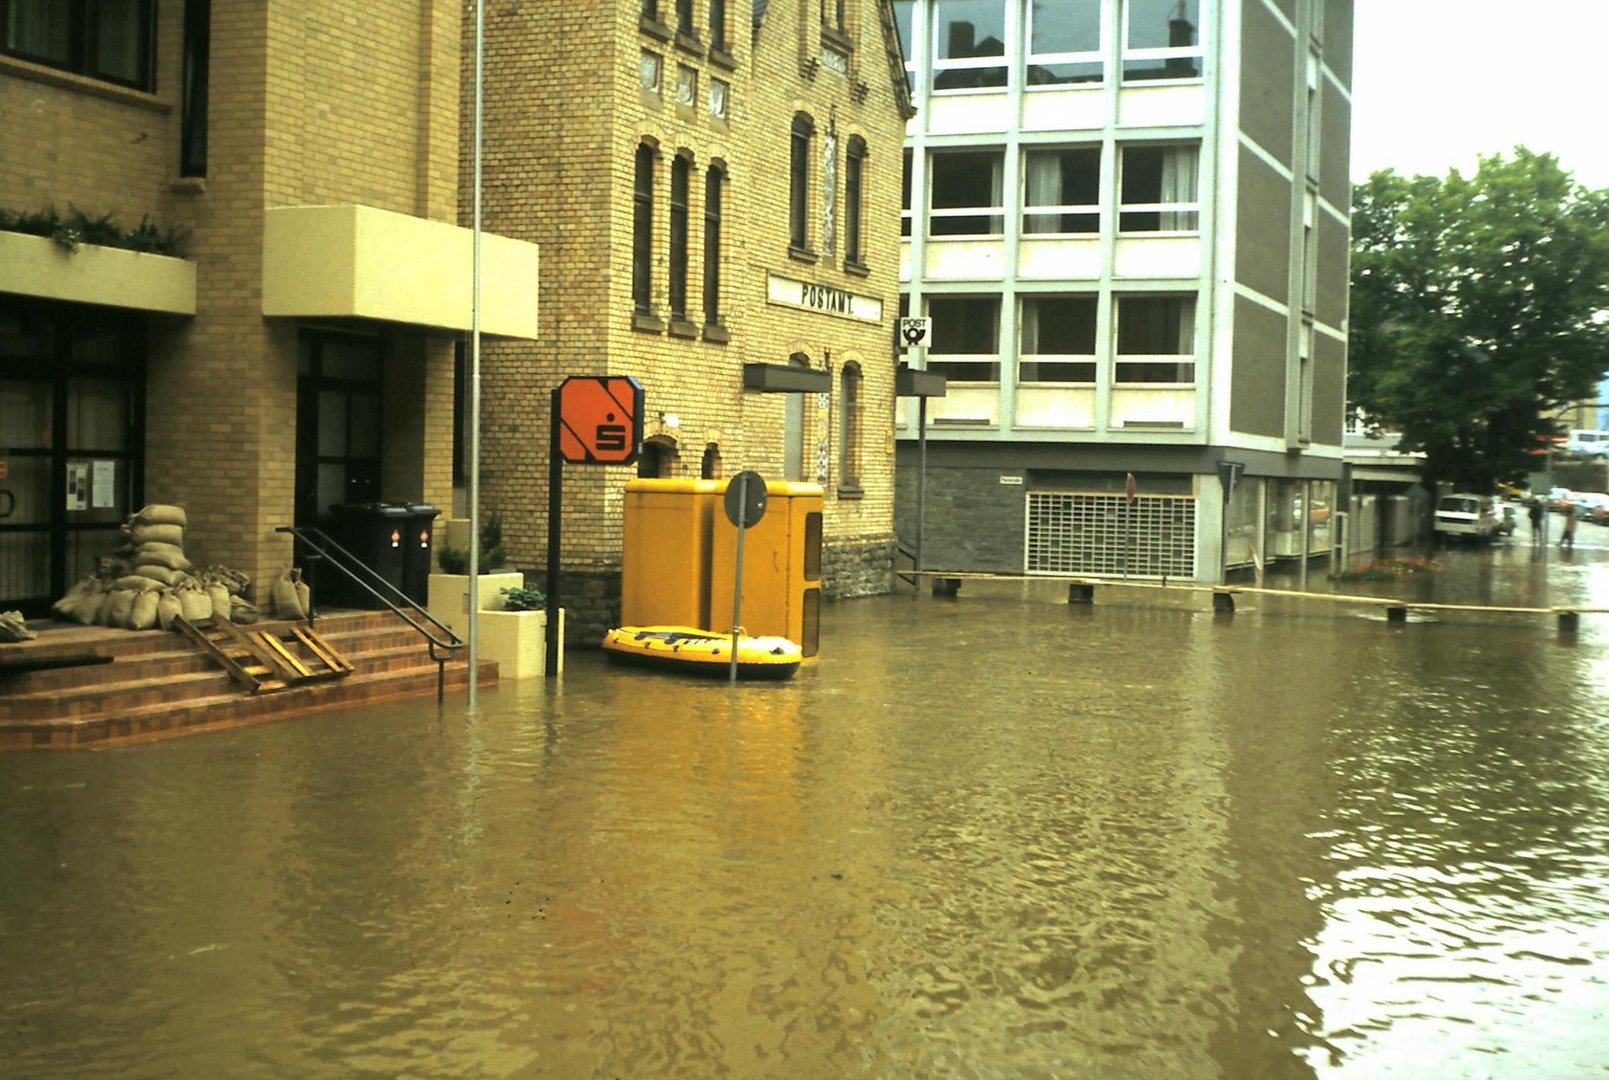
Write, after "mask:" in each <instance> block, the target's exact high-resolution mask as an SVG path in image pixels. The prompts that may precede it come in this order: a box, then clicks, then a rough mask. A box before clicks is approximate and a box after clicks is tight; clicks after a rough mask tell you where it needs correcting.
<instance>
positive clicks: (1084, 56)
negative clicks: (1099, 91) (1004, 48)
mask: <svg viewBox="0 0 1609 1080" xmlns="http://www.w3.org/2000/svg"><path fill="white" fill-rule="evenodd" d="M1101 60H1102V54H1101V5H1100V3H1099V2H1098V0H1082V2H1078V0H1062V2H1061V3H1054V4H1029V5H1028V57H1027V67H1026V70H1025V72H1024V81H1025V82H1026V83H1027V85H1029V86H1059V85H1063V84H1066V83H1084V82H1100V81H1101V77H1102V74H1103V72H1104V68H1103V66H1102V63H1101Z"/></svg>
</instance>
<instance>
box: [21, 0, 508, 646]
mask: <svg viewBox="0 0 1609 1080" xmlns="http://www.w3.org/2000/svg"><path fill="white" fill-rule="evenodd" d="M96 12H98V13H99V14H98V16H97V17H96V18H93V19H92V18H89V15H90V14H94V13H96ZM6 13H7V17H6V19H5V20H4V23H3V25H0V35H3V36H0V115H4V116H5V117H6V122H5V127H6V134H5V138H4V139H0V211H4V212H5V213H6V214H7V215H8V217H7V222H8V228H7V229H6V230H5V231H0V608H9V607H21V608H22V609H24V610H25V611H26V612H28V613H29V614H39V613H42V611H43V610H44V608H45V607H47V606H48V604H49V602H50V601H51V599H52V598H53V597H56V596H59V595H61V593H62V591H63V590H64V588H65V587H66V586H67V585H69V584H70V583H72V582H73V581H74V580H76V579H77V578H78V577H80V576H82V575H84V574H86V573H89V572H91V571H93V569H94V568H95V565H96V560H97V558H98V557H100V556H102V555H104V554H107V553H108V552H109V551H110V550H111V549H112V548H114V547H115V546H116V545H117V543H118V539H119V538H118V532H117V530H118V526H119V525H120V524H121V523H122V522H123V521H124V520H125V519H126V518H127V516H128V515H129V514H130V512H131V511H133V510H135V509H137V508H138V507H139V506H140V505H142V504H143V503H146V502H164V503H181V504H184V505H185V506H186V507H187V510H188V515H189V522H190V524H189V528H188V532H187V535H186V550H187V554H188V555H189V557H190V559H191V560H192V561H193V562H195V563H196V564H197V565H199V566H208V565H213V564H222V565H226V566H229V567H232V568H235V569H238V570H243V571H245V572H246V573H247V574H249V575H250V576H251V577H252V578H253V579H254V580H255V581H256V582H258V583H259V585H260V584H262V583H264V582H267V581H269V580H271V579H272V577H273V576H274V575H276V574H277V573H279V572H280V571H282V570H283V569H285V568H287V567H288V566H289V565H290V564H291V561H292V544H291V540H290V538H289V537H288V536H287V535H285V534H282V533H279V532H277V531H276V530H277V529H278V528H279V527H281V526H286V525H291V524H306V525H323V524H330V523H331V521H332V518H331V514H332V511H331V508H332V507H333V506H334V505H336V504H339V503H346V502H366V501H370V500H409V501H412V500H422V501H423V502H426V503H433V504H436V505H439V506H442V507H444V508H445V507H447V506H449V505H450V500H451V497H452V473H451V469H452V437H453V393H454V386H453V343H454V341H455V340H456V339H458V338H460V337H461V336H462V334H463V333H464V331H465V330H467V329H468V327H469V326H470V315H471V312H470V299H469V290H468V282H469V277H470V274H469V269H470V265H471V250H472V245H471V242H470V237H469V234H468V232H467V230H464V229H461V228H460V227H458V225H457V223H456V222H457V218H458V194H459V188H458V158H459V131H458V122H459V96H460V85H459V78H460V63H459V49H460V31H461V26H462V19H463V13H462V8H461V5H460V4H459V3H458V2H457V0H379V2H378V3H377V4H374V5H370V6H369V7H368V8H366V9H365V16H364V18H363V19H361V20H354V19H351V18H349V17H347V16H346V15H345V14H344V9H342V8H340V7H338V6H334V5H330V4H325V3H319V2H314V0H270V2H266V3H244V2H235V0H211V2H208V0H190V2H188V3H179V2H172V3H156V2H155V0H140V2H134V3H127V4H118V5H99V6H96V5H92V4H90V3H88V2H87V0H61V2H53V3H15V4H11V5H9V6H8V7H7V8H6ZM52 214H54V219H55V220H56V222H57V227H56V228H55V233H56V235H55V238H54V239H52V238H50V237H49V236H35V235H26V234H25V233H26V229H23V228H22V226H23V225H27V224H28V222H24V221H23V219H29V220H30V221H31V225H30V226H29V227H31V228H33V231H36V232H38V231H44V232H46V233H48V232H50V231H51V228H50V227H48V225H47V227H46V228H44V229H43V230H41V229H40V228H39V224H40V222H41V221H48V220H49V219H51V216H52ZM107 217H112V218H114V219H115V221H116V223H118V225H119V226H120V227H119V228H117V229H111V228H102V227H101V226H104V225H106V224H107V223H106V222H105V220H104V219H106V218H107ZM142 222H143V223H144V224H145V226H146V228H145V229H143V230H141V229H137V228H135V227H136V226H139V225H141V223H142ZM86 225H88V226H91V227H90V228H88V230H87V231H86V229H85V226H86ZM19 229H21V231H19ZM111 232H123V233H134V234H136V235H135V246H136V247H140V248H143V249H144V250H140V251H129V250H123V249H121V248H120V247H119V244H125V243H126V241H127V239H128V238H127V236H124V237H123V238H122V239H121V240H115V239H108V238H105V237H102V233H111ZM164 239H177V240H179V241H180V244H179V247H178V248H177V249H176V250H175V251H170V252H169V253H168V254H157V253H152V249H153V248H154V247H161V245H160V244H159V243H158V241H161V240H164ZM80 240H82V241H83V242H82V243H79V242H77V241H80ZM102 240H104V241H105V242H101V241H102ZM485 258H486V260H487V264H488V266H489V267H490V268H491V270H490V275H489V276H490V277H491V279H492V280H493V281H495V282H496V283H497V284H496V287H495V288H494V289H492V290H491V291H490V292H489V293H488V296H487V299H486V300H485V302H484V308H485V312H484V323H485V326H486V328H487V330H488V332H489V333H492V334H497V335H507V336H513V337H532V336H534V334H535V332H536V315H537V312H536V250H535V248H534V247H532V246H531V245H529V244H523V243H515V242H512V241H505V240H503V239H502V238H497V237H492V238H489V241H488V245H487V252H486V255H485Z"/></svg>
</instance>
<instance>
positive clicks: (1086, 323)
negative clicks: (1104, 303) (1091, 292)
mask: <svg viewBox="0 0 1609 1080" xmlns="http://www.w3.org/2000/svg"><path fill="white" fill-rule="evenodd" d="M1095 312H1096V299H1095V297H1093V296H1035V297H1027V298H1025V299H1024V300H1023V302H1022V351H1023V352H1024V353H1026V354H1030V355H1034V354H1049V355H1077V356H1093V355H1094V353H1095Z"/></svg>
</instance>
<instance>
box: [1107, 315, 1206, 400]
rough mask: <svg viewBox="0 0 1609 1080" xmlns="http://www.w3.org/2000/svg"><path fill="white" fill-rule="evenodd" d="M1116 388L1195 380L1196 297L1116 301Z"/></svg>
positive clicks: (1114, 377) (1114, 367) (1191, 381)
mask: <svg viewBox="0 0 1609 1080" xmlns="http://www.w3.org/2000/svg"><path fill="white" fill-rule="evenodd" d="M1112 381H1113V382H1114V383H1119V384H1121V383H1131V384H1132V383H1174V384H1177V383H1194V382H1195V381H1196V298H1195V297H1193V296H1172V295H1159V296H1149V295H1134V294H1131V295H1128V296H1120V297H1118V298H1117V357H1116V362H1115V364H1114V366H1113V370H1112Z"/></svg>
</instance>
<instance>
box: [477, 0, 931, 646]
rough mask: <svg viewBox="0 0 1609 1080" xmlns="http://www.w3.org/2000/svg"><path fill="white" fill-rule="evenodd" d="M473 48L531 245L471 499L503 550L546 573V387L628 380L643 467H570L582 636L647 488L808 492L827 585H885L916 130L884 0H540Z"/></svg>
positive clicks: (567, 491)
mask: <svg viewBox="0 0 1609 1080" xmlns="http://www.w3.org/2000/svg"><path fill="white" fill-rule="evenodd" d="M484 37H485V42H486V46H485V60H484V75H483V78H484V91H483V96H484V99H485V102H486V106H485V117H484V122H483V130H484V136H483V151H482V156H483V166H482V171H483V185H482V186H483V207H484V210H483V213H484V221H485V226H486V227H487V228H489V229H491V230H493V231H494V232H498V233H501V234H504V235H507V236H511V237H517V238H519V239H522V240H526V241H529V242H531V243H535V244H539V245H541V247H542V251H543V257H542V270H541V275H542V286H541V288H542V296H543V325H542V332H541V334H540V335H538V337H537V338H536V340H534V341H531V342H504V343H494V344H492V345H490V346H489V347H487V348H486V349H485V350H484V355H483V356H482V357H481V362H480V370H481V373H482V374H481V382H482V385H483V394H482V401H483V404H482V417H483V419H482V424H481V436H480V438H481V455H480V460H481V480H480V498H479V504H480V511H481V513H482V514H483V515H490V514H494V513H495V514H496V515H498V517H499V518H500V519H501V521H502V523H503V529H502V536H503V542H504V544H505V546H506V548H507V550H508V553H509V557H510V560H511V561H512V563H513V564H514V565H516V566H518V567H519V568H521V569H527V570H544V571H545V569H546V564H547V557H546V544H547V526H548V513H547V499H546V493H547V491H548V481H547V477H548V465H549V461H548V432H549V430H550V414H549V396H550V392H551V390H552V389H553V388H554V387H555V386H558V385H559V384H560V382H562V381H563V380H564V379H565V378H566V377H568V376H572V375H582V376H587V375H628V376H632V377H635V378H636V379H637V380H638V381H639V382H640V383H641V384H642V386H643V389H644V393H645V398H646V403H647V409H646V419H647V423H646V431H645V435H646V442H645V446H644V453H643V456H642V458H641V460H640V461H639V462H638V464H637V465H636V467H635V468H631V467H621V466H612V467H611V466H592V465H587V466H579V465H568V466H565V467H564V473H563V492H564V503H563V508H562V521H561V522H560V532H561V536H562V539H561V545H560V548H561V551H560V560H559V562H560V569H561V571H562V572H561V575H560V579H561V590H562V600H563V604H564V606H565V608H566V610H567V612H568V617H567V620H566V621H567V625H568V627H569V633H570V634H571V636H572V637H573V638H576V639H579V640H585V641H589V642H596V641H597V640H599V638H600V637H601V636H602V633H603V629H604V628H605V627H607V626H610V625H613V624H614V623H613V620H614V619H616V618H617V617H618V614H619V579H620V565H621V554H622V515H623V493H624V485H625V482H626V481H627V480H628V479H629V478H631V477H632V476H634V475H643V476H657V477H685V478H700V477H707V478H722V477H730V476H732V475H734V474H736V473H737V472H739V471H742V470H755V471H757V472H759V473H760V474H761V475H762V476H764V477H766V478H767V479H771V480H793V481H802V482H808V483H814V484H820V485H821V486H822V487H823V489H824V491H825V510H824V513H823V522H822V533H823V536H822V541H823V542H822V564H823V565H822V568H821V581H822V591H823V593H824V594H825V595H826V596H829V597H833V596H853V595H860V594H865V593H873V592H886V591H887V589H888V587H889V579H890V567H891V562H892V551H893V541H894V533H893V488H894V480H893V466H894V432H893V416H894V405H893V398H894V371H893V359H892V355H891V350H890V347H889V332H890V331H889V327H890V324H891V321H892V318H893V314H894V309H895V307H896V305H897V302H898V295H899V282H898V268H899V258H900V239H899V232H898V228H899V225H898V222H899V183H900V152H901V146H902V141H903V138H904V123H905V120H906V118H907V117H908V115H909V99H908V96H907V91H906V85H905V80H904V74H903V71H902V70H901V61H900V54H899V46H898V38H897V36H896V32H895V27H894V22H893V13H892V8H891V7H890V5H889V3H888V2H887V0H831V2H828V0H809V2H804V3H787V4H782V3H770V4H767V3H764V2H761V0H756V2H754V3H753V4H752V5H751V4H748V3H742V4H736V3H732V4H729V3H726V2H724V0H696V2H695V0H675V2H672V0H657V2H656V0H635V2H631V3H620V2H617V0H543V2H537V3H527V4H523V5H497V6H493V7H491V8H489V9H488V10H487V12H486V19H485V24H484ZM470 55H471V54H470V51H469V50H466V51H465V57H466V61H467V60H468V59H469V57H470ZM468 75H469V71H468V68H466V78H467V77H468ZM472 126H473V125H472V124H469V123H466V124H465V130H466V133H467V132H468V131H469V130H470V129H471V128H472ZM464 149H465V159H464V163H463V164H464V167H463V168H462V169H461V175H462V176H463V178H464V180H465V181H466V183H467V181H469V179H470V176H471V174H472V169H471V168H469V153H470V149H471V142H470V140H469V139H468V138H467V137H466V140H465V144H464ZM460 202H461V205H462V206H463V207H464V208H465V211H466V212H467V211H468V208H469V207H470V206H471V203H472V193H471V191H470V190H469V188H468V187H467V186H466V188H465V189H464V192H463V196H462V197H461V200H460ZM668 543H670V541H669V540H667V544H668ZM664 556H665V558H666V559H668V560H671V561H673V562H674V561H676V560H679V559H681V558H684V557H685V553H683V552H680V551H675V550H669V549H667V550H666V551H665V553H664Z"/></svg>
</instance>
